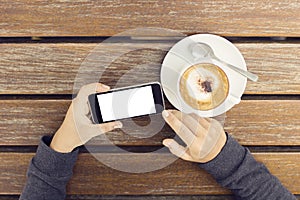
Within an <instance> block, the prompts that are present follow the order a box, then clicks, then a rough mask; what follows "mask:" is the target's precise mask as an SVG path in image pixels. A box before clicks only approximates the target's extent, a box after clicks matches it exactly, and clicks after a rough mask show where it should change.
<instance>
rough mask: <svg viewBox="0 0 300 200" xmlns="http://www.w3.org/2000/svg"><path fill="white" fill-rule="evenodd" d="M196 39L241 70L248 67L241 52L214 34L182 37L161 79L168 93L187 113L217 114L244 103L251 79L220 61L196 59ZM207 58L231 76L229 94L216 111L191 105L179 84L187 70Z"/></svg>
mask: <svg viewBox="0 0 300 200" xmlns="http://www.w3.org/2000/svg"><path fill="white" fill-rule="evenodd" d="M195 42H202V43H206V44H208V45H209V46H211V48H212V49H213V50H214V53H215V55H216V56H217V57H218V58H220V59H221V60H223V61H225V62H227V63H230V64H232V65H234V66H236V67H239V68H241V69H244V70H247V67H246V62H245V60H244V58H243V56H242V54H241V53H240V51H239V50H238V49H237V48H236V47H235V46H234V45H233V44H232V43H231V42H229V41H228V40H226V39H225V38H222V37H220V36H216V35H211V34H197V35H192V36H189V37H186V38H184V39H182V40H180V41H179V42H177V43H176V44H175V45H174V46H173V47H172V48H171V49H170V50H169V52H168V53H167V55H166V57H165V58H164V61H163V63H162V67H161V72H160V79H161V84H162V87H163V90H164V93H165V95H166V97H167V98H168V100H169V101H170V103H171V104H172V105H173V106H174V107H176V108H177V109H178V110H181V111H183V112H185V113H191V112H194V113H197V114H198V115H200V116H202V117H214V116H217V115H220V114H222V113H224V112H226V111H228V110H230V109H231V108H232V107H233V106H234V105H235V104H238V103H239V102H240V99H241V96H242V95H243V93H244V91H245V88H246V84H247V78H245V77H244V76H242V75H240V74H239V73H237V72H235V71H233V70H231V69H230V68H228V67H226V66H223V65H222V64H220V63H218V62H217V61H213V60H207V59H206V60H199V59H197V60H195V58H194V57H193V56H192V54H191V49H190V46H191V45H192V44H193V43H195ZM207 61H208V62H212V63H214V64H216V65H218V66H219V67H220V68H221V69H222V70H223V71H224V72H225V73H226V75H227V77H228V79H229V95H228V98H227V99H225V101H224V102H223V103H222V104H220V105H219V106H218V107H216V108H214V109H212V110H207V111H199V110H195V109H193V108H192V107H190V106H188V105H187V104H186V103H185V102H184V101H183V100H182V98H180V96H179V92H178V87H177V84H178V80H179V78H180V75H181V73H182V71H183V69H185V68H187V67H188V66H191V65H193V64H196V63H200V62H207Z"/></svg>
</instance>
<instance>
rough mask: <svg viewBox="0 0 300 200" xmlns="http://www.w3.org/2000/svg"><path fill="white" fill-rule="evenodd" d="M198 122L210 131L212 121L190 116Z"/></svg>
mask: <svg viewBox="0 0 300 200" xmlns="http://www.w3.org/2000/svg"><path fill="white" fill-rule="evenodd" d="M190 115H191V116H192V117H193V118H194V119H196V121H198V122H199V123H200V124H201V126H202V127H203V128H204V129H206V130H207V129H209V126H210V121H209V120H207V119H209V118H204V117H200V116H199V115H197V114H195V113H192V114H190Z"/></svg>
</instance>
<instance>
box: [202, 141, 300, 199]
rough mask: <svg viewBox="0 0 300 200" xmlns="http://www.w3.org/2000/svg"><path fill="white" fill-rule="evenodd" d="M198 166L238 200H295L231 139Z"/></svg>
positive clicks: (245, 150) (247, 151)
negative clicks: (213, 157) (213, 156)
mask: <svg viewBox="0 0 300 200" xmlns="http://www.w3.org/2000/svg"><path fill="white" fill-rule="evenodd" d="M200 166H201V167H202V168H204V169H205V170H207V171H208V172H209V173H210V174H212V176H213V177H214V178H215V179H216V180H217V182H218V183H219V184H221V185H222V186H223V187H226V188H228V189H230V190H231V191H232V192H233V193H234V194H235V195H236V197H238V198H240V199H249V200H250V199H255V200H268V199H270V200H274V199H285V200H289V199H292V200H294V199H296V197H295V196H293V195H292V194H291V193H290V192H289V191H288V190H287V189H286V188H285V187H284V186H283V185H282V184H281V183H280V181H279V180H278V179H277V178H276V177H275V176H273V175H272V174H271V173H270V172H269V171H268V169H267V168H266V167H265V166H264V165H263V164H262V163H259V162H257V161H256V160H255V159H254V158H253V156H252V155H251V153H250V152H249V150H248V149H246V148H244V147H242V146H241V145H239V144H238V143H237V142H236V141H235V140H234V139H233V138H232V137H231V136H228V140H227V142H226V144H225V146H224V148H223V149H222V151H221V152H220V154H219V155H218V156H217V157H216V158H215V159H214V160H212V161H210V162H208V163H205V164H200Z"/></svg>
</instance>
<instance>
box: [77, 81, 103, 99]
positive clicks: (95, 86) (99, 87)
mask: <svg viewBox="0 0 300 200" xmlns="http://www.w3.org/2000/svg"><path fill="white" fill-rule="evenodd" d="M108 90H109V86H107V85H104V84H102V83H91V84H88V85H85V86H83V87H82V88H81V89H80V91H79V93H78V95H77V97H78V98H81V99H86V98H87V97H88V96H89V95H90V94H93V93H96V92H106V91H108Z"/></svg>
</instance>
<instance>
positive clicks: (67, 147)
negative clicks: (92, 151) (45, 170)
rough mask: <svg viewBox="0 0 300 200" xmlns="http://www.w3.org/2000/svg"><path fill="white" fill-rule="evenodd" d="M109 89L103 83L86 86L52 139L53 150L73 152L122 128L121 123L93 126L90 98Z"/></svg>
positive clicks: (74, 100)
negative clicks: (92, 139)
mask: <svg viewBox="0 0 300 200" xmlns="http://www.w3.org/2000/svg"><path fill="white" fill-rule="evenodd" d="M109 89H110V88H109V86H107V85H104V84H101V83H93V84H89V85H85V86H83V87H82V88H81V89H80V91H79V92H78V95H77V97H76V98H75V99H73V101H72V103H71V105H70V107H69V109H68V112H67V114H66V117H65V119H64V122H63V123H62V125H61V127H60V128H59V129H58V131H57V132H56V133H55V135H54V137H53V139H52V142H51V144H50V147H51V148H52V149H54V150H55V151H57V152H61V153H67V152H71V151H72V150H73V149H74V148H76V147H78V146H81V145H83V144H85V143H86V142H88V141H89V140H90V139H91V138H93V137H95V136H97V135H100V134H104V133H106V132H108V131H111V130H113V129H115V128H121V127H122V123H121V122H119V121H115V122H109V123H104V124H93V122H92V121H91V119H90V118H89V114H90V111H89V106H88V96H89V95H90V94H92V93H95V92H106V91H108V90H109Z"/></svg>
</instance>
